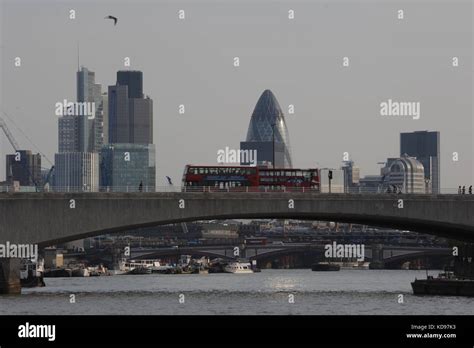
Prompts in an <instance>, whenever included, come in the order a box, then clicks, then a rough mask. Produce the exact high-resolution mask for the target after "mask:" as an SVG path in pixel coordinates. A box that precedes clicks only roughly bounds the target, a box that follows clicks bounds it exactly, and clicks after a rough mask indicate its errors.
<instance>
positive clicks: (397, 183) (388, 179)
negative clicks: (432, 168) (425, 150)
mask: <svg viewBox="0 0 474 348" xmlns="http://www.w3.org/2000/svg"><path fill="white" fill-rule="evenodd" d="M388 168H389V169H388V173H387V175H386V176H385V184H386V185H385V186H386V187H387V189H388V188H389V187H390V188H394V187H396V188H397V192H398V191H400V192H403V193H425V192H426V188H425V170H424V167H423V164H422V163H421V162H420V161H418V160H417V159H416V158H414V157H409V156H406V155H405V156H402V157H400V158H397V159H393V161H391V162H390V164H389V167H388Z"/></svg>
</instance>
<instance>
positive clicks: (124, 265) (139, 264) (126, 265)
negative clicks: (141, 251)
mask: <svg viewBox="0 0 474 348" xmlns="http://www.w3.org/2000/svg"><path fill="white" fill-rule="evenodd" d="M160 267H161V265H160V262H159V261H157V260H130V261H127V260H125V259H122V260H120V262H119V269H118V270H113V271H112V273H113V274H115V275H118V274H127V273H130V272H133V270H135V269H149V270H150V273H151V271H152V270H154V269H159V268H160ZM143 273H144V274H145V272H143ZM147 274H148V273H147Z"/></svg>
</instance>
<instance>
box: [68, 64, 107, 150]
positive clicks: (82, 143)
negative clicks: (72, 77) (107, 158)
mask: <svg viewBox="0 0 474 348" xmlns="http://www.w3.org/2000/svg"><path fill="white" fill-rule="evenodd" d="M76 81H77V101H78V102H88V103H94V105H95V112H94V115H93V117H91V116H92V115H75V116H76V117H77V122H78V123H79V127H78V128H79V147H80V148H79V150H78V151H81V152H98V151H100V149H101V148H102V145H103V144H104V142H103V133H104V130H103V123H104V119H103V112H102V110H103V99H102V86H101V85H100V84H98V83H95V73H94V72H93V71H90V70H89V69H87V68H86V67H81V70H79V71H78V72H77V79H76Z"/></svg>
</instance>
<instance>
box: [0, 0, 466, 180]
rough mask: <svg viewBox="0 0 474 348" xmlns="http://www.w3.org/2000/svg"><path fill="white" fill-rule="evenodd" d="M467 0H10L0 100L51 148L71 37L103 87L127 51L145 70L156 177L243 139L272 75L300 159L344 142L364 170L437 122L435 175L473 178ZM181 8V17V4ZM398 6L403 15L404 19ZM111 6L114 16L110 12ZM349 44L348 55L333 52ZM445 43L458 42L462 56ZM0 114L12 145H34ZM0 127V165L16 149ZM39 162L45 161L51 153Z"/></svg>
mask: <svg viewBox="0 0 474 348" xmlns="http://www.w3.org/2000/svg"><path fill="white" fill-rule="evenodd" d="M471 7H472V5H471V3H470V1H431V0H430V1H428V0H423V1H416V0H410V1H388V0H386V1H356V0H352V1H338V0H330V1H268V0H254V1H240V0H239V1H237V0H235V1H229V0H228V1H199V0H194V1H175V0H172V1H171V0H170V1H135V0H134V1H131V0H130V1H94V2H92V1H54V2H53V1H41V0H36V1H21V0H14V1H6V0H4V1H3V2H2V19H1V25H2V27H1V50H2V54H1V59H2V64H1V68H2V71H1V74H2V75H1V77H2V78H1V80H2V91H1V93H0V94H1V109H2V110H4V111H6V112H7V113H8V114H9V115H10V117H11V118H12V119H13V120H14V121H15V123H16V124H17V125H18V126H19V127H20V128H21V129H22V130H23V132H24V133H25V134H26V135H27V136H28V137H29V138H31V140H32V141H33V142H34V143H35V144H36V145H37V146H38V147H39V149H40V150H41V151H42V152H44V153H45V154H46V155H47V157H48V158H49V159H50V160H53V159H54V153H55V152H57V146H58V144H57V117H56V116H55V114H54V110H55V108H54V106H55V103H56V102H59V101H62V100H63V99H69V100H74V98H75V95H76V91H75V72H76V70H77V48H76V47H77V44H78V42H79V45H80V63H81V65H84V66H86V67H87V68H89V69H90V70H92V71H94V72H95V73H96V82H98V83H101V84H102V85H103V90H104V91H105V90H106V88H107V86H108V85H111V84H114V83H115V79H116V71H117V70H121V69H124V66H123V60H124V57H130V59H131V69H137V70H141V71H143V74H144V92H145V94H147V95H149V96H150V97H151V98H152V99H153V102H154V142H155V144H156V145H157V181H158V185H165V179H164V176H165V175H169V176H171V177H172V178H173V179H174V182H175V183H179V182H180V180H181V176H182V172H183V168H184V165H185V164H187V163H194V164H215V163H216V160H217V151H218V150H219V149H224V148H225V147H226V146H229V147H231V148H236V149H238V147H239V143H240V141H242V140H245V137H246V133H247V128H248V123H249V120H250V116H251V114H252V111H253V108H254V106H255V103H256V102H257V100H258V98H259V96H260V94H261V93H262V92H263V91H264V90H265V89H271V90H272V91H273V92H274V94H275V96H276V97H277V99H278V101H279V103H280V105H281V107H282V109H283V110H284V112H285V115H286V120H287V125H288V129H289V133H290V142H291V146H292V151H293V164H294V166H295V167H339V166H340V165H341V161H342V156H343V153H344V152H346V151H347V152H349V153H350V156H351V158H352V159H353V160H354V161H355V162H356V163H357V165H359V166H360V167H361V171H362V174H363V175H366V174H378V172H379V168H380V165H378V164H377V162H381V161H385V160H386V158H387V157H394V156H398V155H399V133H400V132H401V131H415V130H439V131H440V132H441V185H442V187H445V188H446V187H457V186H458V185H463V184H465V185H469V184H471V183H474V176H473V175H472V173H473V164H474V163H473V161H472V157H473V142H472V135H473V123H472V17H473V14H472V8H471ZM70 9H74V10H75V11H76V19H74V20H71V19H70V18H69V10H70ZM180 9H184V10H185V16H186V18H185V20H179V19H178V11H179V10H180ZM290 9H293V10H294V11H295V19H293V20H289V19H288V10H290ZM399 9H403V10H404V16H405V19H404V20H398V19H397V10H399ZM107 15H114V16H116V17H118V18H119V22H118V24H117V26H114V25H113V23H112V22H111V21H110V20H105V19H104V17H105V16H107ZM344 56H347V57H349V59H350V66H349V67H343V66H342V60H343V57H344ZM15 57H21V60H22V62H21V67H15V66H14V59H15ZM234 57H239V58H240V67H238V68H236V67H234V66H233V59H234ZM452 57H458V58H459V66H458V67H457V68H454V67H453V66H452ZM388 99H392V100H394V101H404V102H420V104H421V116H420V119H419V120H414V119H412V118H410V117H387V116H385V117H384V116H381V115H380V103H381V102H383V101H387V100H388ZM180 104H184V105H185V109H186V112H185V114H184V115H180V114H179V113H178V106H179V105H180ZM289 104H294V106H295V114H293V115H289V114H288V105H289ZM6 121H7V123H8V124H9V126H10V129H11V131H12V133H13V134H14V135H15V137H16V139H17V141H18V142H19V143H20V146H21V147H22V148H29V149H33V150H35V149H34V148H32V146H31V144H30V143H29V142H28V140H27V139H26V138H25V136H24V135H23V134H22V133H21V132H19V131H18V130H17V128H16V127H15V126H14V125H13V124H12V123H11V122H10V120H8V119H7V120H6ZM0 139H1V140H0V145H1V148H0V156H1V160H0V179H3V178H4V177H5V160H4V156H5V154H6V153H10V152H12V149H11V147H10V145H9V143H8V141H7V140H6V138H5V136H4V135H3V134H0ZM35 151H36V150H35ZM455 151H456V152H459V157H460V159H459V161H458V162H453V161H452V153H453V152H455ZM43 166H44V167H49V164H48V162H47V161H46V159H43Z"/></svg>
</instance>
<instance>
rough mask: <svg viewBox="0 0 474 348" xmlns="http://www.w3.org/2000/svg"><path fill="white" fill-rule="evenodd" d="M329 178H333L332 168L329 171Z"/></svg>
mask: <svg viewBox="0 0 474 348" xmlns="http://www.w3.org/2000/svg"><path fill="white" fill-rule="evenodd" d="M328 178H329V180H332V170H330V171H329V172H328Z"/></svg>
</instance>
